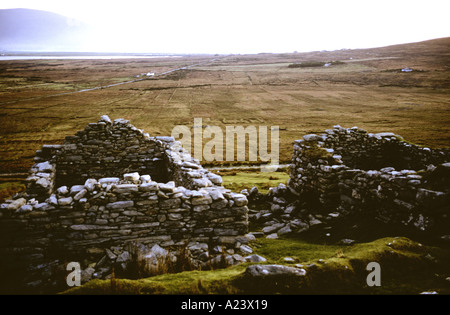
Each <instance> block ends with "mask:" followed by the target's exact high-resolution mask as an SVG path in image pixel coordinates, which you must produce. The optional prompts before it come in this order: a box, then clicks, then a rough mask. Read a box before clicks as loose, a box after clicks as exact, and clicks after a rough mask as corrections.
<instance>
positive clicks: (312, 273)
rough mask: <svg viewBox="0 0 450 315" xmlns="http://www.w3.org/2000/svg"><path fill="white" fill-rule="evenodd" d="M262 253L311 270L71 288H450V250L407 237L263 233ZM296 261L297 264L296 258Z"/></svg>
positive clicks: (217, 273) (207, 274) (191, 275)
mask: <svg viewBox="0 0 450 315" xmlns="http://www.w3.org/2000/svg"><path fill="white" fill-rule="evenodd" d="M254 245H255V246H254V247H255V248H256V253H258V254H260V255H262V256H264V257H266V258H267V260H268V263H276V264H286V263H284V262H283V258H284V257H291V258H294V259H295V263H301V264H302V265H303V268H304V269H305V270H306V276H305V277H303V278H301V279H293V278H288V279H286V278H283V277H281V278H277V279H264V280H261V281H259V280H256V281H248V280H247V279H246V277H245V275H244V271H245V268H246V267H247V266H248V265H249V264H244V265H240V266H234V267H230V268H226V269H220V270H213V271H189V272H183V273H179V274H167V275H160V276H155V277H151V278H147V279H141V280H126V279H114V280H94V281H91V282H88V283H87V284H85V285H83V286H81V287H78V288H73V289H70V290H68V291H66V292H64V293H65V294H275V293H281V294H311V293H312V294H418V293H420V292H423V291H437V292H438V293H441V294H450V282H449V281H448V280H445V278H446V277H448V276H449V275H450V269H449V263H450V256H449V254H450V253H449V251H448V250H447V251H444V250H442V249H439V248H435V247H429V246H425V245H422V244H419V243H417V242H413V241H411V240H409V239H407V238H393V237H388V238H383V239H379V240H376V241H373V242H369V243H361V244H356V245H352V246H338V245H331V246H330V245H320V244H312V243H308V242H304V241H301V240H296V239H279V240H267V239H258V240H257V241H256V243H255V244H254ZM372 261H375V262H378V263H379V264H380V266H381V287H368V286H367V285H366V277H367V275H368V273H369V271H367V270H366V269H365V268H366V266H367V264H368V263H369V262H372ZM291 265H292V264H291Z"/></svg>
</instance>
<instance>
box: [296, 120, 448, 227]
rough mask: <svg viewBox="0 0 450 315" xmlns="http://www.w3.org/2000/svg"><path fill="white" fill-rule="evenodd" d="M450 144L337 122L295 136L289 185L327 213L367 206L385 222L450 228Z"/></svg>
mask: <svg viewBox="0 0 450 315" xmlns="http://www.w3.org/2000/svg"><path fill="white" fill-rule="evenodd" d="M448 161H450V150H449V149H430V148H426V147H420V146H416V145H413V144H409V143H407V142H405V141H404V140H403V139H402V138H401V137H400V136H398V135H395V134H393V133H378V134H371V133H367V132H366V131H365V130H362V129H359V128H357V127H354V128H342V127H341V126H335V127H334V128H333V129H329V130H326V131H325V133H323V134H320V135H316V134H310V135H305V136H304V137H303V139H301V140H296V141H295V143H294V151H293V157H292V165H291V175H290V181H289V188H290V189H291V191H292V192H294V193H296V194H298V195H301V196H302V197H303V198H305V199H310V200H315V201H317V202H318V204H319V205H320V208H321V209H323V211H324V213H328V212H334V211H335V210H336V209H338V212H339V213H340V214H341V215H347V214H349V213H355V212H363V213H367V215H368V216H369V215H373V216H374V217H376V218H377V219H379V220H382V221H383V222H389V223H399V224H402V225H405V226H410V227H413V228H415V229H418V230H420V231H433V232H436V233H441V235H442V234H447V235H448V234H450V230H449V226H450V224H449V223H450V202H449V201H450V198H449V194H450V163H448Z"/></svg>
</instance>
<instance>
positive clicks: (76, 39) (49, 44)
mask: <svg viewBox="0 0 450 315" xmlns="http://www.w3.org/2000/svg"><path fill="white" fill-rule="evenodd" d="M89 32H90V27H89V26H88V25H87V24H84V23H82V22H79V21H76V20H73V19H70V18H67V17H65V16H62V15H59V14H56V13H51V12H46V11H40V10H31V9H5V10H0V51H80V50H83V42H84V41H85V39H87V37H88V36H89Z"/></svg>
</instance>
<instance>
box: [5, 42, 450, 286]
mask: <svg viewBox="0 0 450 315" xmlns="http://www.w3.org/2000/svg"><path fill="white" fill-rule="evenodd" d="M449 47H450V39H448V38H446V39H439V40H433V41H428V42H423V43H416V44H409V45H398V46H391V47H385V48H378V49H365V50H340V51H333V52H313V53H292V54H258V55H232V56H206V55H205V56H184V57H180V58H170V59H169V58H161V59H150V60H149V59H145V60H139V59H129V60H47V61H2V62H0V126H1V127H0V144H1V146H2V150H1V152H0V160H1V162H0V173H21V172H27V171H28V169H29V167H30V166H31V165H32V164H33V157H34V156H35V151H36V150H37V149H39V148H40V147H41V146H42V145H43V144H52V143H57V144H60V143H62V142H63V139H64V138H65V136H67V135H72V134H74V133H75V132H76V131H78V130H80V129H82V128H83V127H84V126H85V125H86V124H87V123H89V122H91V121H94V120H96V119H97V118H98V117H99V116H100V115H103V114H108V115H109V116H110V117H113V118H119V117H120V118H125V119H129V120H130V121H133V123H134V124H135V125H136V126H139V127H140V128H143V129H144V130H145V132H148V133H150V135H152V136H153V135H170V134H171V131H172V128H173V126H175V125H187V126H192V124H193V121H194V118H197V117H201V118H202V119H203V124H204V125H215V126H219V127H221V128H222V130H224V129H225V126H227V125H232V126H236V125H242V126H248V125H254V126H259V125H262V126H279V132H280V162H281V163H289V162H290V159H291V157H292V143H293V141H294V140H295V139H300V138H301V137H302V136H303V135H305V134H308V133H315V132H321V131H322V130H325V129H327V128H330V127H332V126H333V125H335V124H340V125H342V126H345V127H351V126H358V127H360V128H363V129H366V130H370V132H383V131H389V132H394V133H396V134H399V135H401V136H403V137H404V138H405V139H406V140H407V141H410V142H413V143H416V144H421V145H424V146H428V147H450V137H449V128H450V127H449V126H450V124H449V122H450V115H449V114H450V113H449V86H450V84H449V83H450V76H449V71H450V67H449V62H450V55H449V53H448V51H449V50H448V48H449ZM300 63H306V64H307V63H310V65H314V66H311V67H308V66H306V67H295V66H294V67H290V65H292V64H300ZM320 63H324V64H325V63H331V65H330V66H328V67H323V66H317V64H320ZM196 64H201V65H198V66H195V67H191V68H187V69H184V70H179V71H176V72H172V73H170V74H167V75H158V74H160V73H163V72H166V71H168V70H171V69H177V68H182V67H186V66H190V65H196ZM405 67H409V68H411V69H413V71H412V72H403V71H402V69H403V68H405ZM147 72H154V73H155V74H156V76H155V77H146V76H143V75H142V74H145V73H147ZM137 75H139V77H136V76H137ZM141 79H142V80H141ZM130 80H138V81H135V82H133V83H127V84H122V85H115V86H111V87H107V86H108V85H111V84H116V83H120V82H127V81H130ZM102 86H103V87H104V88H99V89H95V90H90V91H82V90H85V89H91V88H96V87H102ZM80 91H81V92H80ZM205 142H206V140H205V141H204V142H203V143H205ZM269 149H270V148H269ZM204 164H226V163H218V162H216V163H204ZM240 164H242V163H240ZM234 172H236V175H233V174H234ZM264 176H267V182H272V181H273V182H274V185H273V186H276V185H277V184H278V183H279V182H280V181H283V179H285V178H286V176H285V175H283V174H282V173H281V172H280V173H279V174H266V175H263V176H262V178H261V177H259V176H253V175H252V174H250V173H249V172H248V171H243V172H241V171H229V172H228V173H225V176H224V177H225V178H224V183H225V184H227V185H228V187H230V188H232V189H234V190H240V189H242V188H244V187H245V185H246V183H252V185H253V184H254V183H256V182H258V184H259V185H260V186H259V188H264V189H267V187H265V186H264ZM15 177H18V176H12V177H11V178H15ZM233 177H235V179H233ZM6 181H7V183H6V185H4V190H7V191H9V192H11V193H12V192H15V191H17V190H20V189H21V186H20V183H18V182H17V181H14V182H13V181H12V179H10V178H8V179H7V180H6ZM8 184H9V185H8ZM248 188H250V187H248ZM6 194H7V193H6ZM5 197H7V196H6V195H5ZM254 228H255V229H257V227H254ZM252 231H254V230H252ZM397 236H403V235H392V237H389V238H381V239H377V238H374V239H373V241H372V242H368V243H359V244H354V245H350V246H342V245H336V244H335V243H329V244H328V243H323V242H321V243H319V244H317V239H316V240H315V241H314V240H308V241H307V242H305V241H302V240H298V239H284V238H281V239H278V240H269V239H257V240H256V241H255V242H254V243H253V247H254V249H255V251H254V252H255V253H256V254H259V255H262V256H264V257H265V258H266V259H267V263H273V264H280V265H283V266H288V267H289V265H295V264H301V265H302V267H301V268H302V269H304V271H305V273H304V274H303V275H299V276H298V277H293V278H280V279H278V278H276V277H274V278H271V279H267V278H259V277H258V278H253V275H252V274H251V273H250V272H247V271H246V270H247V267H248V263H247V264H243V265H239V266H234V267H231V268H227V269H223V270H213V271H191V272H185V273H181V274H176V275H173V274H172V275H162V276H156V277H151V278H146V279H140V280H126V279H115V278H113V279H111V280H103V281H100V280H94V281H92V282H89V283H88V284H86V285H85V286H82V287H81V288H78V289H74V290H73V291H70V293H93V294H101V293H133V294H134V293H163V294H167V293H169V294H173V293H175V294H179V293H191V294H201V293H243V294H247V293H267V294H272V293H288V294H292V293H323V294H326V293H332V294H333V293H362V294H372V293H394V294H405V293H406V294H409V293H411V294H417V293H420V292H423V291H433V292H434V291H436V292H438V293H443V294H449V293H450V289H449V283H450V280H448V279H449V276H450V270H449V269H448V266H450V264H449V253H448V248H444V247H442V248H440V247H433V246H428V245H430V244H419V243H418V242H417V240H409V239H406V238H395V237H397ZM287 257H290V258H292V259H293V260H285V258H287ZM370 261H379V262H380V263H381V265H382V281H383V282H382V286H381V287H379V288H377V287H367V285H366V282H365V280H366V276H367V274H368V271H366V269H365V266H366V265H367V263H368V262H370ZM260 281H262V282H260Z"/></svg>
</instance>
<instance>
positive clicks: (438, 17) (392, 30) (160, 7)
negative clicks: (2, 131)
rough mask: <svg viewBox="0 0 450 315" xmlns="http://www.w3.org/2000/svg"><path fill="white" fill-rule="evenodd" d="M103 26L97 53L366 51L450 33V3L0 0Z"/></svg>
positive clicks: (400, 0)
mask: <svg viewBox="0 0 450 315" xmlns="http://www.w3.org/2000/svg"><path fill="white" fill-rule="evenodd" d="M7 8H30V9H38V10H45V11H51V12H55V13H58V14H62V15H65V16H68V17H71V18H74V19H78V20H81V21H84V22H87V23H89V24H92V25H94V26H96V27H99V28H101V29H102V35H101V36H98V37H97V38H96V39H95V41H94V42H93V43H92V44H93V45H94V46H93V48H94V49H96V50H104V51H122V52H125V51H147V52H155V53H156V52H173V53H259V52H274V53H277V52H293V51H299V52H303V51H313V50H334V49H342V48H368V47H380V46H386V45H391V44H401V43H409V42H417V41H422V40H428V39H434V38H440V37H448V36H450V22H449V21H450V19H449V12H450V10H449V9H450V0H427V1H417V0H406V1H403V0H370V1H364V0H359V1H357V0H339V1H338V0H322V1H321V0H309V1H303V0H297V1H295V0H292V1H289V0H273V1H265V0H257V1H253V0H221V1H216V0H122V1H115V0H73V1H72V0H64V1H62V0H58V1H49V0H38V1H37V0H1V1H0V9H7Z"/></svg>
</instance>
